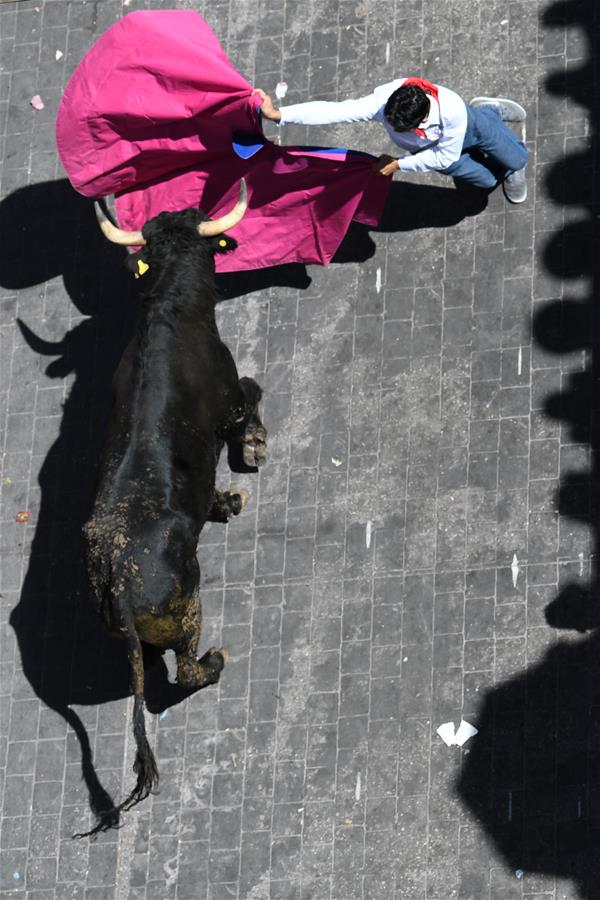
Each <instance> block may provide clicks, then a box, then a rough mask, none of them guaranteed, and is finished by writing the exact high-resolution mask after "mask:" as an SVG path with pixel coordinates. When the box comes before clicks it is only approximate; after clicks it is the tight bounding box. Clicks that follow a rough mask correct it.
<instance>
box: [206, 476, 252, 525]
mask: <svg viewBox="0 0 600 900" xmlns="http://www.w3.org/2000/svg"><path fill="white" fill-rule="evenodd" d="M249 499H250V494H249V493H248V491H247V490H245V489H244V488H235V487H234V486H233V485H231V487H230V488H229V490H228V491H215V499H214V500H213V505H212V506H211V508H210V510H209V513H208V521H209V522H222V523H224V524H227V522H228V521H229V520H230V518H231V517H232V516H239V514H240V513H241V511H242V510H243V509H244V508H245V507H246V506H247V504H248V500H249Z"/></svg>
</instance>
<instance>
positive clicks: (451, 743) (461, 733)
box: [437, 719, 477, 747]
mask: <svg viewBox="0 0 600 900" xmlns="http://www.w3.org/2000/svg"><path fill="white" fill-rule="evenodd" d="M437 733H438V734H439V736H440V737H441V739H442V740H443V742H444V743H445V744H446V746H447V747H462V745H463V744H465V743H466V742H467V741H468V740H469V738H471V737H473V735H474V734H477V728H475V726H474V725H471V724H470V723H469V722H465V720H464V719H461V720H460V725H459V726H458V729H457V730H456V731H455V730H454V722H444V723H443V725H440V727H439V728H438V729H437Z"/></svg>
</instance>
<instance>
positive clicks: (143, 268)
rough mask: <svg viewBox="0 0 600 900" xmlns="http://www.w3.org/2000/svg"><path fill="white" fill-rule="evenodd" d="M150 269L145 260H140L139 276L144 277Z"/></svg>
mask: <svg viewBox="0 0 600 900" xmlns="http://www.w3.org/2000/svg"><path fill="white" fill-rule="evenodd" d="M149 268H150V266H149V265H148V263H145V262H144V260H143V259H138V274H139V275H144V274H145V273H146V272H147V271H148V269H149Z"/></svg>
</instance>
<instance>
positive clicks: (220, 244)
mask: <svg viewBox="0 0 600 900" xmlns="http://www.w3.org/2000/svg"><path fill="white" fill-rule="evenodd" d="M226 246H227V241H224V240H223V238H221V240H220V241H219V247H226Z"/></svg>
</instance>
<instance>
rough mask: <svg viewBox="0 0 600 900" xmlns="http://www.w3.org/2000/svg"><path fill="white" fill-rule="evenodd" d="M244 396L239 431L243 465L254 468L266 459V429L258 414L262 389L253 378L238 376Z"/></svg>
mask: <svg viewBox="0 0 600 900" xmlns="http://www.w3.org/2000/svg"><path fill="white" fill-rule="evenodd" d="M240 388H241V389H242V392H243V394H244V397H245V401H246V403H245V413H244V417H243V421H242V424H241V428H240V432H239V438H238V439H239V441H240V443H241V449H242V458H243V461H244V465H246V466H248V468H251V469H256V468H258V467H260V466H262V465H264V463H265V461H266V459H267V430H266V428H265V426H264V425H263V423H262V421H261V419H260V416H259V414H258V404H259V402H260V398H261V397H262V390H261V388H260V386H259V385H258V384H257V383H256V381H255V380H254V379H253V378H240Z"/></svg>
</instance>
